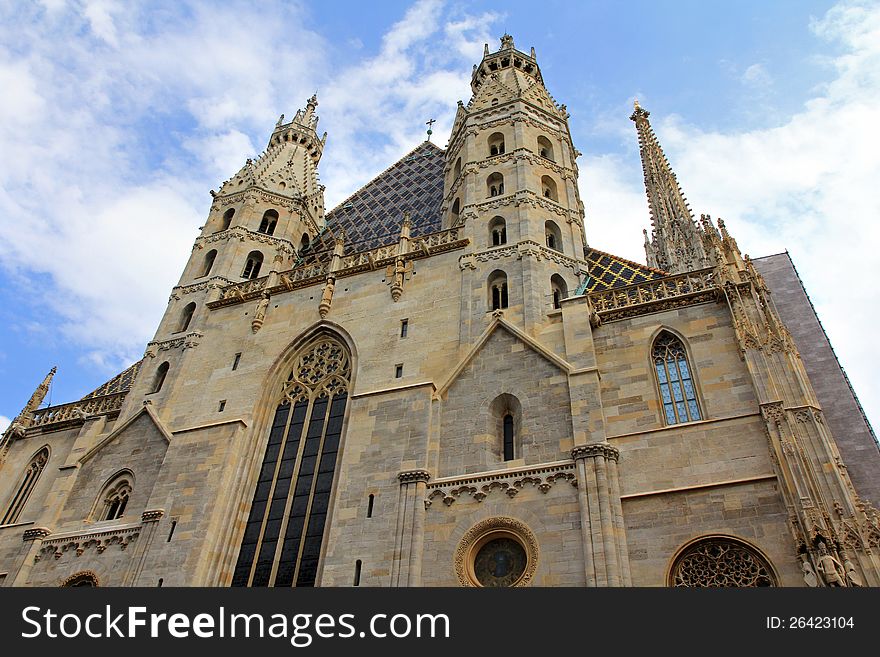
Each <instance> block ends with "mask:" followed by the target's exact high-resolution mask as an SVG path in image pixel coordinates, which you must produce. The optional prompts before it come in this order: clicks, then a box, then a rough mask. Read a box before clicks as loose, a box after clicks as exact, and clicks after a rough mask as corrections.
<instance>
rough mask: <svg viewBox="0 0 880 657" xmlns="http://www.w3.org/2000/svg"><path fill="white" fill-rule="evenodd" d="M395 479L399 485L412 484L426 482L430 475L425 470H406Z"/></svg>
mask: <svg viewBox="0 0 880 657" xmlns="http://www.w3.org/2000/svg"><path fill="white" fill-rule="evenodd" d="M397 479H398V480H399V481H400V483H401V485H404V484H414V483H416V482H419V481H424V482H428V481H429V480H430V479H431V473H430V472H428V471H427V470H407V471H406V472H401V473H400V474H398V475H397Z"/></svg>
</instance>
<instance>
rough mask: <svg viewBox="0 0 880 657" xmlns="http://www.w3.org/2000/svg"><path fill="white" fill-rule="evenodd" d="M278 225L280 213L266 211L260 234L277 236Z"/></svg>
mask: <svg viewBox="0 0 880 657" xmlns="http://www.w3.org/2000/svg"><path fill="white" fill-rule="evenodd" d="M277 225H278V213H277V212H276V211H275V210H266V213H265V214H264V215H263V220H262V221H261V222H260V228H259V232H261V233H265V234H266V235H274V234H275V226H277Z"/></svg>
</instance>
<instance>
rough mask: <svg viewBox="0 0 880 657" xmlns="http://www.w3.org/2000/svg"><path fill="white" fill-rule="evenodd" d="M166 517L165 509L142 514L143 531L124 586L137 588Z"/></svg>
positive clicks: (126, 574)
mask: <svg viewBox="0 0 880 657" xmlns="http://www.w3.org/2000/svg"><path fill="white" fill-rule="evenodd" d="M164 515H165V509H152V510H150V511H144V512H143V513H142V514H141V523H142V525H141V531H140V535H139V536H138V540H137V543H136V545H135V553H134V555H132V558H131V564H130V565H129V567H128V572H126V573H125V580H124V582H123V586H136V585H137V581H138V577H140V574H141V572H142V571H143V569H144V563H145V562H146V560H147V552H148V551H149V549H150V545H151V544H152V543H153V536H155V534H156V527H157V525H158V522H159V521H160V520H161V519H162V517H163V516H164ZM141 586H155V584H143V583H141Z"/></svg>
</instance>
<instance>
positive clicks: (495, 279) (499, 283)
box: [489, 270, 507, 310]
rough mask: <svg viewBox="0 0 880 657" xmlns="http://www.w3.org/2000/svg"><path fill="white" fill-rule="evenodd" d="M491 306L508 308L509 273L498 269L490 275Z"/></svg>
mask: <svg viewBox="0 0 880 657" xmlns="http://www.w3.org/2000/svg"><path fill="white" fill-rule="evenodd" d="M489 307H490V308H491V309H492V310H500V309H503V308H507V274H505V273H504V272H503V271H500V270H496V271H494V272H492V274H491V275H490V276H489Z"/></svg>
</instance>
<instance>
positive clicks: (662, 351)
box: [651, 331, 702, 424]
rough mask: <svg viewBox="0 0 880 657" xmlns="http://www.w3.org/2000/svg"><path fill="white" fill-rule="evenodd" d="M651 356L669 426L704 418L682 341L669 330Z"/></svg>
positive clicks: (664, 332)
mask: <svg viewBox="0 0 880 657" xmlns="http://www.w3.org/2000/svg"><path fill="white" fill-rule="evenodd" d="M651 353H652V357H653V359H654V371H655V372H656V374H657V384H658V386H659V388H660V398H661V401H662V402H663V413H664V416H665V418H666V424H678V423H680V422H693V421H695V420H700V419H702V415H701V414H700V405H699V403H698V402H697V394H696V389H695V387H694V380H693V376H692V375H691V369H690V366H689V365H688V360H687V353H686V352H685V349H684V345H683V344H682V343H681V340H679V339H678V338H677V337H675V336H674V335H673V334H672V333H670V332H669V331H663V332H661V333H660V335H658V336H657V339H656V340H654V348H653V350H652V352H651Z"/></svg>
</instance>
